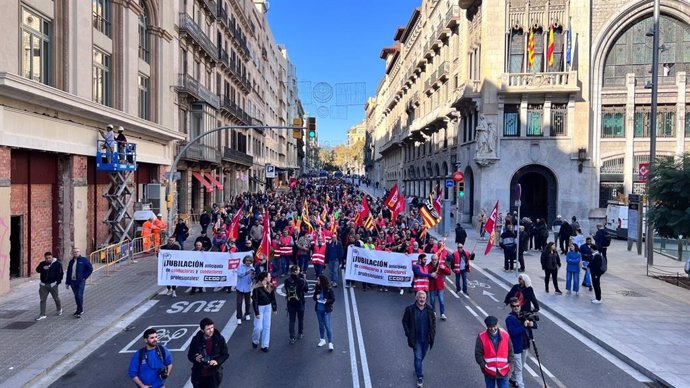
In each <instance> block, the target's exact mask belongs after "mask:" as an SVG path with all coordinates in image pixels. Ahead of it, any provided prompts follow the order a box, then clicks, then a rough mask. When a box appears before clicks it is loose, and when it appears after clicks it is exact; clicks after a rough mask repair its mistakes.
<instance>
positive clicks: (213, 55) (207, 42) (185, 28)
mask: <svg viewBox="0 0 690 388" xmlns="http://www.w3.org/2000/svg"><path fill="white" fill-rule="evenodd" d="M180 35H181V36H182V37H185V36H186V37H189V38H190V39H191V41H192V42H194V43H196V44H197V45H198V46H199V47H200V48H201V50H202V51H203V52H204V53H205V54H206V55H207V56H208V57H209V58H210V59H211V60H212V61H214V62H215V61H217V60H218V50H217V49H216V46H215V45H214V44H213V41H211V39H210V38H209V37H208V36H206V34H204V32H203V31H202V30H201V28H200V27H199V26H198V25H197V24H196V22H195V21H194V19H192V17H191V16H189V15H187V13H185V12H182V13H180Z"/></svg>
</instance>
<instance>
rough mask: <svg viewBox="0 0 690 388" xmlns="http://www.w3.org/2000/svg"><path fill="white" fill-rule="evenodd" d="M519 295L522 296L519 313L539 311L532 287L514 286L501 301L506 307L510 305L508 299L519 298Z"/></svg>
mask: <svg viewBox="0 0 690 388" xmlns="http://www.w3.org/2000/svg"><path fill="white" fill-rule="evenodd" d="M519 295H522V305H521V306H520V311H524V312H530V311H539V302H538V301H537V296H536V295H535V294H534V289H533V288H532V287H520V285H519V284H516V285H514V286H513V288H511V289H510V291H508V293H507V294H506V297H505V298H504V299H503V303H505V304H506V305H507V304H508V303H510V298H512V297H518V298H519Z"/></svg>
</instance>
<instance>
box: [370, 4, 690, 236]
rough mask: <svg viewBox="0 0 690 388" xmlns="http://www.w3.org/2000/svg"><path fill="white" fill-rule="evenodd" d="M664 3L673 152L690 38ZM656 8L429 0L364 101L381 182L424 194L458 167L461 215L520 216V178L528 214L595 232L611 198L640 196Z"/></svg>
mask: <svg viewBox="0 0 690 388" xmlns="http://www.w3.org/2000/svg"><path fill="white" fill-rule="evenodd" d="M661 3H662V25H661V42H662V43H664V44H665V45H666V47H667V48H668V50H667V51H665V52H664V53H662V54H661V62H662V63H664V64H665V66H660V69H661V70H660V99H659V104H660V105H659V122H660V123H661V124H660V127H659V129H658V130H657V133H658V134H659V142H658V144H659V146H658V152H659V154H661V155H664V154H666V155H671V154H676V153H679V152H682V151H684V150H687V149H688V145H687V141H686V137H687V136H688V131H690V130H689V129H688V124H687V121H686V120H685V116H686V114H687V111H688V105H687V103H686V101H687V97H686V95H687V90H688V89H687V84H686V71H687V61H688V58H687V55H688V54H687V49H686V47H687V45H688V43H687V42H688V37H689V36H690V35H688V34H689V32H688V31H690V30H689V29H688V24H687V20H689V19H688V17H687V16H688V4H687V3H685V2H682V1H663V0H662V2H661ZM651 13H652V2H649V4H646V3H645V4H644V5H641V3H640V2H634V1H615V2H608V1H591V0H587V1H585V0H580V1H578V0H530V1H528V0H509V1H498V0H478V1H471V0H461V1H423V2H422V5H421V7H419V8H417V9H416V10H414V11H413V13H412V16H411V18H410V20H409V22H408V24H407V26H405V27H401V28H400V29H398V30H397V31H396V33H395V36H394V44H393V45H392V46H390V47H388V48H385V49H384V50H383V51H382V55H381V56H382V58H384V59H385V60H386V72H385V76H384V78H383V80H382V83H381V85H380V87H379V90H378V91H377V94H376V101H377V107H375V108H372V107H369V106H368V107H367V115H369V114H370V112H374V113H373V116H374V119H373V120H370V122H373V123H374V124H373V125H374V128H373V130H372V132H373V133H374V139H375V143H376V147H375V148H376V152H379V154H380V155H381V159H380V161H379V162H378V164H379V165H380V166H381V167H380V168H381V169H382V170H383V171H385V176H384V177H383V180H384V181H383V182H381V183H382V184H385V186H386V187H390V186H391V185H392V184H393V183H396V182H397V183H400V184H402V185H404V186H405V188H406V190H407V194H411V195H417V196H424V195H426V194H428V193H429V191H431V189H432V188H433V187H436V186H437V185H438V186H441V187H443V184H442V183H443V181H444V180H445V179H449V178H450V177H451V174H452V173H453V172H454V171H455V170H456V169H460V171H462V172H464V174H465V193H466V195H465V196H464V197H463V198H462V200H460V201H459V202H458V200H457V196H455V195H452V188H450V189H448V188H446V189H444V197H445V198H446V199H452V203H453V204H457V206H458V207H459V211H460V214H461V217H462V218H463V220H465V221H468V220H473V219H474V218H475V216H476V215H477V214H478V213H479V211H480V210H481V209H486V210H487V212H488V211H490V210H491V208H492V207H493V205H494V203H495V202H496V201H498V202H499V209H501V210H504V211H505V210H507V209H510V210H517V207H516V205H515V200H516V198H515V190H514V187H515V186H516V185H517V184H518V183H520V184H521V187H522V201H521V207H520V211H521V214H522V215H523V216H529V217H532V218H533V219H534V218H544V219H546V220H547V222H552V221H553V219H554V218H555V216H556V215H557V214H562V215H563V216H566V217H568V218H569V217H570V216H573V215H574V216H577V217H578V218H579V219H583V222H584V225H585V227H586V228H590V227H591V226H590V225H588V222H587V219H588V217H590V216H592V217H597V216H598V215H599V214H601V211H600V210H597V209H600V208H601V207H605V206H606V202H607V200H609V199H612V198H614V197H616V196H617V195H620V194H628V193H632V192H639V191H640V190H642V189H643V187H642V185H640V184H639V183H638V179H637V169H638V166H639V163H641V162H645V161H647V160H648V158H649V156H648V155H649V132H650V131H649V129H648V127H649V123H648V118H649V105H650V97H649V96H650V93H649V90H648V89H645V88H644V86H645V83H646V81H647V80H649V79H650V78H651V77H650V75H649V71H650V69H651V38H647V37H645V32H646V31H647V30H648V29H649V27H650V25H651V24H650V23H651V21H650V20H651ZM576 15H592V18H591V20H590V19H589V18H582V17H576ZM590 42H591V46H590ZM590 58H591V60H590ZM590 63H591V65H590ZM662 73H663V74H662ZM381 102H383V103H381ZM377 109H378V110H379V112H380V114H379V113H376V112H377ZM376 168H377V167H376V163H375V167H374V170H376Z"/></svg>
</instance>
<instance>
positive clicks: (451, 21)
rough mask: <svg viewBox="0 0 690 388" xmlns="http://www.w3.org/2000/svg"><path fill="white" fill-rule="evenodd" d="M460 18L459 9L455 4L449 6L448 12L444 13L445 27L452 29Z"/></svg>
mask: <svg viewBox="0 0 690 388" xmlns="http://www.w3.org/2000/svg"><path fill="white" fill-rule="evenodd" d="M460 18H461V15H460V7H459V6H458V5H457V4H453V5H451V6H450V8H448V12H447V13H446V19H445V22H446V23H445V25H446V27H448V28H452V27H454V26H456V25H457V24H458V21H459V20H460Z"/></svg>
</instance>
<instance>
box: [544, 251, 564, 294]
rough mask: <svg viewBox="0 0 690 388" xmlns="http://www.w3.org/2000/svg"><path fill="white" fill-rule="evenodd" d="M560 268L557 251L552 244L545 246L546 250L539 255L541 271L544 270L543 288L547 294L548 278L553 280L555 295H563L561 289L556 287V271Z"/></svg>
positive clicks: (559, 258)
mask: <svg viewBox="0 0 690 388" xmlns="http://www.w3.org/2000/svg"><path fill="white" fill-rule="evenodd" d="M559 268H561V257H560V256H559V255H558V249H557V247H556V244H555V243H553V242H550V243H548V245H546V249H545V250H544V252H542V254H541V269H543V270H544V286H545V287H546V292H547V293H548V292H549V278H550V277H552V278H553V287H554V291H555V293H556V295H563V293H562V292H561V289H560V288H559V287H558V269H559Z"/></svg>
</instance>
